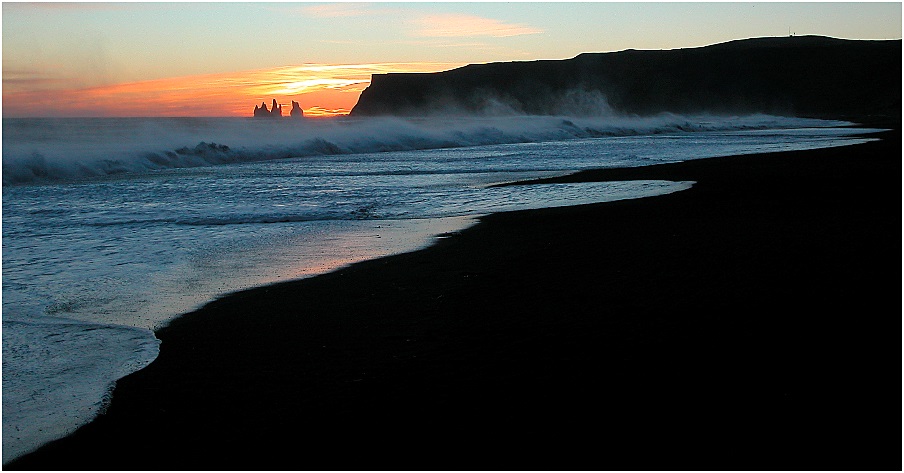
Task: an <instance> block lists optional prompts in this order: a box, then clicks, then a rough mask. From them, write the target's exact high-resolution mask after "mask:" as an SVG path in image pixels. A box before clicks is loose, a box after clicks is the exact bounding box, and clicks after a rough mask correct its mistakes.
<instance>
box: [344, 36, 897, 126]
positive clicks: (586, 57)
mask: <svg viewBox="0 0 904 473" xmlns="http://www.w3.org/2000/svg"><path fill="white" fill-rule="evenodd" d="M601 112H603V113H606V112H613V113H622V114H633V115H652V114H656V113H662V112H671V113H684V114H686V113H702V112H709V113H719V114H738V113H770V114H778V115H797V116H811V117H844V116H896V117H900V116H901V115H900V114H901V40H887V41H866V40H843V39H836V38H829V37H822V36H792V37H769V38H753V39H746V40H737V41H730V42H727V43H721V44H715V45H711V46H705V47H699V48H686V49H673V50H632V49H629V50H625V51H619V52H611V53H585V54H581V55H578V56H576V57H574V58H572V59H565V60H545V61H527V62H499V63H489V64H472V65H468V66H464V67H461V68H458V69H453V70H450V71H446V72H437V73H390V74H374V75H373V77H372V80H371V84H370V86H368V87H367V88H366V89H365V90H364V91H363V92H362V93H361V96H360V98H359V99H358V103H357V104H356V105H355V107H354V108H353V109H352V111H351V115H352V116H373V115H402V116H420V115H431V114H444V115H448V114H450V113H451V114H455V113H460V114H474V113H477V114H491V115H499V114H502V115H505V114H530V115H557V114H586V115H595V114H599V113H601Z"/></svg>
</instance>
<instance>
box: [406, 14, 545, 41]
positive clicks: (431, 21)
mask: <svg viewBox="0 0 904 473" xmlns="http://www.w3.org/2000/svg"><path fill="white" fill-rule="evenodd" d="M414 23H415V24H417V25H419V28H418V29H416V30H415V31H414V34H415V35H417V36H422V37H440V38H447V37H472V36H490V37H494V38H506V37H510V36H521V35H530V34H540V33H543V30H541V29H539V28H534V27H531V26H528V25H523V24H516V23H504V22H501V21H499V20H494V19H491V18H483V17H479V16H474V15H463V14H442V15H426V16H422V17H420V18H418V19H416V20H415V21H414Z"/></svg>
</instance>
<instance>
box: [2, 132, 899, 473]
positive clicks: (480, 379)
mask: <svg viewBox="0 0 904 473" xmlns="http://www.w3.org/2000/svg"><path fill="white" fill-rule="evenodd" d="M879 136H882V137H883V138H884V139H883V140H882V141H879V142H872V143H867V144H863V145H856V146H848V147H843V148H834V149H827V150H814V151H804V152H788V153H776V154H768V155H751V156H739V157H723V158H713V159H705V160H699V161H691V162H686V163H676V164H665V165H659V166H652V167H648V168H639V169H625V170H599V171H588V172H583V173H580V174H577V175H574V176H569V177H566V178H562V179H561V180H563V181H567V180H585V181H595V180H624V179H671V180H691V181H696V182H697V184H696V185H695V186H694V187H693V188H692V189H690V190H687V191H683V192H678V193H675V194H670V195H665V196H659V197H652V198H645V199H638V200H631V201H620V202H610V203H603V204H593V205H584V206H577V207H568V208H555V209H544V210H532V211H522V212H511V213H502V214H494V215H490V216H487V217H484V218H482V219H481V222H480V223H479V224H478V225H476V226H474V227H472V228H469V229H467V230H464V231H462V232H460V233H458V234H455V235H452V236H451V237H449V238H443V239H440V240H439V241H438V242H437V244H436V245H434V246H432V247H430V248H428V249H425V250H421V251H416V252H413V253H407V254H403V255H397V256H391V257H387V258H381V259H378V260H373V261H368V262H364V263H360V264H355V265H353V266H351V267H349V268H346V269H342V270H339V271H336V272H333V273H330V274H327V275H323V276H318V277H315V278H311V279H306V280H301V281H296V282H290V283H282V284H277V285H273V286H268V287H263V288H256V289H252V290H248V291H243V292H240V293H236V294H233V295H230V296H228V297H225V298H223V299H220V300H217V301H215V302H212V303H210V304H208V305H207V306H206V307H204V308H202V309H201V310H198V311H196V312H193V313H191V314H187V315H185V316H183V317H181V318H179V319H177V320H176V321H174V322H173V323H172V324H171V325H170V326H169V327H167V328H164V329H161V330H159V331H158V332H157V335H158V337H159V338H160V339H161V340H162V346H161V352H160V356H159V358H158V359H157V360H156V361H155V362H154V363H152V364H151V365H150V366H149V367H148V368H146V369H144V370H142V371H139V372H137V373H134V374H132V375H130V376H128V377H126V378H124V379H122V380H120V382H119V383H118V385H117V388H116V390H115V393H114V398H113V402H112V404H111V406H110V408H109V410H108V412H107V414H106V415H103V416H101V417H100V418H98V419H97V420H96V421H95V422H93V423H91V424H89V425H87V426H85V427H83V428H82V429H80V430H79V431H78V432H77V433H76V434H74V435H72V436H70V437H68V438H66V439H63V440H61V441H58V442H54V443H52V444H50V445H48V446H46V447H45V448H43V449H41V450H39V451H38V452H36V453H35V454H32V455H28V456H26V457H23V458H22V459H20V460H19V461H17V462H13V463H12V464H9V465H5V466H4V468H5V469H8V470H15V469H41V470H85V469H88V470H109V469H117V470H155V469H168V470H172V469H176V470H282V469H292V470H498V469H501V470H587V469H591V470H688V469H689V470H711V469H715V470H801V469H803V470H900V469H901V295H902V293H901V287H902V284H901V283H902V281H901V260H902V258H901V256H902V254H901V248H902V245H901V243H902V241H901V223H902V222H901V215H902V212H901V141H900V138H901V132H900V128H899V127H897V128H896V130H895V131H893V132H890V133H885V134H882V135H879Z"/></svg>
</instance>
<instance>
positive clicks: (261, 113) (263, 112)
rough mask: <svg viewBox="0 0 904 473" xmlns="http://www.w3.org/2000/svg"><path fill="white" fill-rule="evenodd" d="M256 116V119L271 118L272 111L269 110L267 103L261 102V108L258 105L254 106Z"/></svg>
mask: <svg viewBox="0 0 904 473" xmlns="http://www.w3.org/2000/svg"><path fill="white" fill-rule="evenodd" d="M254 116H255V117H269V116H270V111H269V110H267V103H266V102H261V105H260V106H259V107H258V106H257V105H255V106H254Z"/></svg>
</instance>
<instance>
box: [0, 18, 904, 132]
mask: <svg viewBox="0 0 904 473" xmlns="http://www.w3.org/2000/svg"><path fill="white" fill-rule="evenodd" d="M2 14H3V22H2V23H3V33H2V38H3V95H4V116H17V115H22V114H23V113H24V112H22V109H21V108H17V107H19V106H20V105H21V103H20V102H21V101H23V100H30V101H32V102H34V101H35V100H39V99H40V97H43V96H45V95H46V96H48V97H55V98H54V99H53V100H52V103H55V104H56V110H57V111H59V110H58V109H59V107H60V104H61V103H62V104H63V106H64V107H65V106H66V104H67V103H70V102H66V100H69V99H71V100H74V102H72V103H73V104H75V105H73V106H74V107H76V108H78V107H81V108H78V111H77V112H74V113H77V114H82V115H84V114H89V115H90V114H95V115H104V114H108V112H105V111H104V110H103V106H105V105H104V103H105V102H104V100H105V98H108V96H107V95H104V91H103V90H104V88H105V87H106V88H109V90H110V92H109V93H110V94H112V95H109V97H112V98H113V99H116V98H117V97H118V100H128V99H129V97H131V96H130V95H128V94H133V93H140V92H136V91H142V90H145V89H147V88H150V89H149V90H153V93H154V94H162V95H160V96H161V97H164V96H165V95H166V91H171V92H173V94H174V95H173V96H174V97H176V96H178V97H182V96H183V95H186V94H187V93H188V92H190V90H189V91H188V92H186V89H191V88H193V87H194V88H199V90H198V93H199V94H200V95H203V96H205V97H210V100H215V99H216V93H214V92H212V91H213V90H214V88H217V87H219V88H224V87H225V89H224V90H223V91H222V93H223V94H227V93H230V92H229V91H230V90H232V92H235V91H236V90H238V89H237V88H239V87H245V89H242V90H243V91H245V92H247V93H246V94H245V95H244V96H243V99H244V100H246V101H247V100H250V97H251V96H254V97H262V98H263V99H265V100H267V99H266V96H267V93H268V91H269V92H270V93H271V94H272V93H273V91H275V90H279V91H283V92H285V91H290V92H292V93H293V94H294V96H296V97H300V96H303V95H304V94H313V93H315V92H317V91H327V89H329V90H330V91H332V92H333V96H332V97H333V98H332V99H329V100H334V101H335V100H338V99H337V97H342V98H343V100H344V102H343V104H345V105H342V106H334V105H331V104H329V103H323V104H320V105H317V104H314V101H313V97H314V96H313V95H311V96H310V97H306V99H308V98H309V99H311V100H309V101H308V102H309V103H308V105H307V106H308V107H321V109H323V110H338V111H339V113H341V111H342V110H345V109H346V108H347V102H348V100H349V99H351V97H352V96H353V95H354V94H355V93H359V92H360V90H361V89H363V87H366V80H367V79H369V75H370V73H372V72H380V71H385V70H401V71H407V70H425V71H434V70H443V69H448V68H452V67H456V66H458V65H462V64H467V63H482V62H494V61H511V60H533V59H564V58H570V57H573V56H575V55H577V54H579V53H582V52H602V51H619V50H623V49H629V48H633V49H673V48H684V47H693V46H703V45H707V44H714V43H719V42H724V41H729V40H733V39H741V38H751V37H760V36H786V35H788V33H789V31H791V32H794V33H796V34H797V35H807V34H815V35H824V36H832V37H837V38H849V39H900V38H901V15H902V13H901V3H900V2H880V3H859V2H854V3H840V2H831V3H820V2H804V3H787V2H765V3H735V2H728V3H711V2H707V3H671V2H669V3H652V2H633V3H612V2H580V3H560V2H516V3H511V2H504V3H503V2H477V3H451V2H422V3H402V2H385V3H350V2H340V3H295V2H292V3H289V2H276V3H258V2H248V3H244V2H230V3H210V2H202V3H181V2H177V3H162V2H153V3H78V2H72V3H18V2H3V6H2ZM321 65H345V66H347V65H365V66H366V67H358V68H356V69H354V72H355V74H358V75H354V74H350V72H349V71H350V70H349V69H339V71H340V72H341V73H342V74H345V75H344V76H343V75H341V74H340V75H339V76H337V75H335V74H334V73H335V72H336V71H337V69H332V70H330V72H323V74H322V75H321V76H318V75H317V73H316V71H315V70H314V69H311V68H312V67H313V68H316V67H317V66H321ZM393 65H395V66H393ZM297 66H306V67H307V68H308V69H305V70H304V74H303V75H299V76H297V77H288V76H287V75H286V71H288V70H293V71H294V70H296V69H291V68H292V67H297ZM275 70H280V71H282V73H281V74H282V75H281V76H280V77H281V79H279V80H282V81H283V82H279V84H282V85H283V86H284V87H282V88H277V87H276V86H274V88H271V89H261V88H257V89H254V90H253V91H252V89H250V87H253V86H254V84H255V82H254V81H255V80H258V79H260V77H262V76H260V74H263V75H264V76H266V74H267V71H275ZM255 74H257V75H255ZM352 76H354V77H352ZM267 77H269V76H267ZM256 78H257V79H256ZM362 78H363V79H362ZM362 80H363V81H364V82H362ZM318 81H319V85H318ZM331 81H332V82H331ZM264 82H266V79H264ZM139 83H140V84H142V85H136V84H139ZM257 83H260V82H257ZM274 83H275V82H274ZM287 84H288V85H287ZM293 84H294V88H292V87H293ZM111 87H112V88H111ZM230 87H234V88H235V89H230ZM161 88H162V90H158V89H161ZM343 88H344V89H343ZM86 89H90V90H91V91H90V93H87V92H85V93H81V94H80V95H79V97H82V98H84V97H92V98H93V100H95V102H94V103H96V104H98V106H99V107H100V108H98V110H97V111H96V112H91V110H89V109H87V108H86V107H87V105H86V104H85V103H82V102H79V101H78V100H76V99H75V98H73V97H75V95H73V94H74V93H75V91H84V90H86ZM124 90H126V91H129V92H123V91H124ZM340 91H343V92H345V93H346V94H345V95H342V94H339V92H340ZM41 94H44V95H41ZM117 94H120V95H117ZM121 94H126V95H121ZM180 94H182V95H180ZM204 94H206V95H204ZM240 95H241V94H240ZM155 96H156V95H155ZM246 96H247V98H246ZM67 97H68V98H67ZM325 97H327V95H323V96H322V97H321V99H320V100H321V101H323V100H327V99H326V98H325ZM48 100H50V99H48ZM111 100H112V99H111ZM279 100H280V101H281V102H282V101H283V100H284V98H282V97H280V98H279ZM293 100H294V99H293ZM329 100H327V101H329ZM285 101H286V102H288V99H285ZM340 101H341V100H340ZM267 102H268V103H269V100H267ZM248 103H250V104H252V105H253V103H254V102H253V101H251V102H248ZM79 104H80V105H79ZM7 105H9V107H13V108H11V109H10V110H11V111H10V113H7V112H8V110H7V109H8V107H7ZM304 106H305V104H303V107H304ZM170 112H171V113H173V114H177V115H184V114H189V113H188V112H180V111H179V109H176V108H174V109H172V110H170ZM215 112H216V111H215ZM133 113H140V112H139V111H136V112H133ZM211 113H214V112H211ZM216 113H225V114H229V113H231V112H227V111H222V110H220V111H219V112H216ZM25 114H27V113H25Z"/></svg>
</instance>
